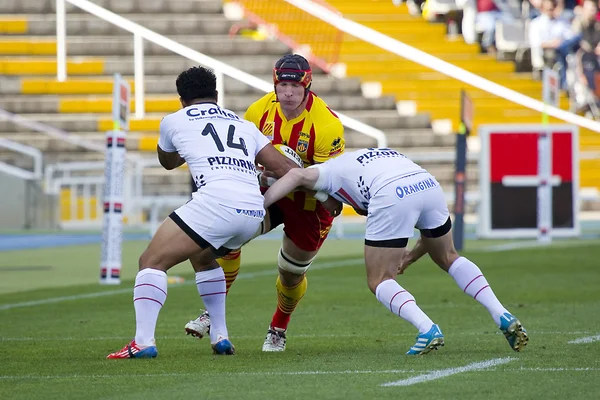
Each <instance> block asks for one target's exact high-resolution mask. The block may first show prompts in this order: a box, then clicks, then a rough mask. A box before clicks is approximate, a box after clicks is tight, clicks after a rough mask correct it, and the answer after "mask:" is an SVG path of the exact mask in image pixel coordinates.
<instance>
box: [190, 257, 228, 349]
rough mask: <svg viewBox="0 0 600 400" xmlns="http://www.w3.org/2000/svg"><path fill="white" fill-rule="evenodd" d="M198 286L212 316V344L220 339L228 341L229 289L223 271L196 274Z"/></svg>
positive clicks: (215, 270)
mask: <svg viewBox="0 0 600 400" xmlns="http://www.w3.org/2000/svg"><path fill="white" fill-rule="evenodd" d="M196 286H197V287H198V293H200V297H202V301H203V302H204V306H205V307H206V311H208V314H209V315H210V342H211V343H212V344H215V343H217V342H218V341H219V338H221V339H227V338H228V337H229V334H228V332H227V324H226V322H225V298H226V296H227V287H226V283H225V274H224V273H223V269H222V268H221V267H219V268H215V269H210V270H208V271H202V272H196Z"/></svg>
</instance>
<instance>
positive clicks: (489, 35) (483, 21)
mask: <svg viewBox="0 0 600 400" xmlns="http://www.w3.org/2000/svg"><path fill="white" fill-rule="evenodd" d="M476 2H477V15H476V16H475V26H476V27H477V28H476V30H477V31H479V32H483V37H482V39H481V49H482V50H483V52H485V53H489V54H495V53H496V21H498V20H500V19H505V20H512V18H513V17H512V14H511V12H510V8H509V7H508V4H507V3H506V1H505V0H476Z"/></svg>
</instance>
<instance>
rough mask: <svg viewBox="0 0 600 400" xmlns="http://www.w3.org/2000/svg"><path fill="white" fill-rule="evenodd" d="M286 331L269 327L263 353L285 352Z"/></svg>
mask: <svg viewBox="0 0 600 400" xmlns="http://www.w3.org/2000/svg"><path fill="white" fill-rule="evenodd" d="M286 340H287V339H286V337H285V329H280V328H273V327H272V326H269V330H268V331H267V336H266V337H265V342H264V343H263V347H262V351H268V352H272V351H285V342H286Z"/></svg>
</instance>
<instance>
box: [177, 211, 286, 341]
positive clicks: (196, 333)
mask: <svg viewBox="0 0 600 400" xmlns="http://www.w3.org/2000/svg"><path fill="white" fill-rule="evenodd" d="M271 213H273V214H274V215H279V214H281V213H280V212H279V211H278V210H277V207H276V206H275V205H273V206H271V207H269V210H267V212H266V214H265V219H264V220H263V222H262V224H261V225H260V226H259V228H258V229H257V230H256V232H255V233H254V234H253V235H252V237H251V238H250V240H248V241H252V239H254V238H256V237H258V236H260V235H263V234H265V233H267V232H268V231H270V230H271V218H270V214H271ZM241 261H242V249H241V247H240V248H238V249H235V250H232V251H231V252H230V253H229V254H227V255H225V256H223V257H221V258H218V259H217V263H218V264H219V265H220V266H221V268H222V269H223V273H224V275H225V285H226V289H225V292H226V293H225V294H226V295H228V294H229V288H230V287H231V285H232V284H233V282H234V281H235V279H236V278H237V275H238V273H239V270H240V264H241ZM190 263H191V264H192V267H193V268H194V270H195V271H199V270H200V269H199V268H200V267H201V266H200V265H198V263H197V261H196V259H195V258H194V257H192V258H190ZM184 329H185V332H186V334H187V335H191V336H193V337H196V338H198V339H202V338H203V337H204V336H206V335H208V334H209V333H210V313H209V311H208V310H200V315H198V318H196V319H193V320H191V321H188V323H187V324H185V327H184Z"/></svg>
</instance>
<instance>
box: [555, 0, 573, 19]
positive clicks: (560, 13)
mask: <svg viewBox="0 0 600 400" xmlns="http://www.w3.org/2000/svg"><path fill="white" fill-rule="evenodd" d="M577 7H578V0H557V2H556V10H554V15H555V16H556V18H562V19H564V20H565V21H567V22H571V21H573V18H575V13H576V12H575V8H577Z"/></svg>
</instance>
